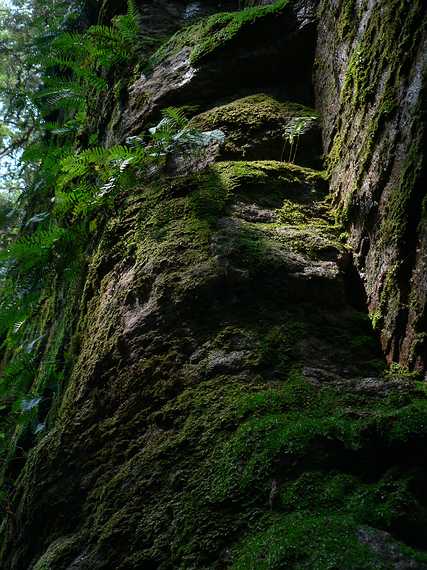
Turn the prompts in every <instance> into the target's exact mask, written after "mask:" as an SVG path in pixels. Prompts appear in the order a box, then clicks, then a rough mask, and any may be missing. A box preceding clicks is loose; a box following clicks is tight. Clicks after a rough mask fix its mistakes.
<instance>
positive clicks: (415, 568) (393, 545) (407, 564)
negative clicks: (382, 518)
mask: <svg viewBox="0 0 427 570" xmlns="http://www.w3.org/2000/svg"><path fill="white" fill-rule="evenodd" d="M357 537H358V539H359V541H360V542H361V543H362V544H366V545H367V546H369V548H371V549H372V551H373V552H375V554H376V555H377V556H378V559H379V561H380V562H381V563H382V564H386V567H387V568H390V569H392V570H426V569H427V564H425V563H423V562H417V561H416V560H414V559H412V558H410V557H409V556H408V555H406V554H404V553H403V552H402V546H401V544H399V543H398V542H397V541H396V540H394V539H393V537H392V536H391V535H390V534H389V533H388V532H385V531H383V530H378V529H376V528H369V527H363V528H361V529H359V530H358V532H357Z"/></svg>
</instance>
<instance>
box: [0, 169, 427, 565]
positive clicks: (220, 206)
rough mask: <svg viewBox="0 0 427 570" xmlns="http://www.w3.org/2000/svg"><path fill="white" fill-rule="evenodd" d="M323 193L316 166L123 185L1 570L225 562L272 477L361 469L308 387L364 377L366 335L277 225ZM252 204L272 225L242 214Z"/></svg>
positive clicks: (370, 361) (332, 284) (370, 346)
mask: <svg viewBox="0 0 427 570" xmlns="http://www.w3.org/2000/svg"><path fill="white" fill-rule="evenodd" d="M324 194H325V181H324V177H323V175H322V174H320V173H317V172H315V171H312V170H309V169H304V168H300V167H296V166H295V165H288V164H284V163H280V162H274V161H271V162H262V161H261V162H258V163H257V162H224V163H217V164H215V165H213V166H211V167H210V168H209V169H208V170H206V171H204V172H201V173H197V174H193V175H189V176H185V177H172V178H164V179H162V180H160V181H159V182H158V183H156V184H152V185H151V186H145V187H144V188H142V189H141V190H140V191H138V190H134V191H133V192H132V194H131V195H130V196H129V197H128V198H127V200H126V203H125V204H124V205H123V208H122V210H121V211H120V212H119V213H118V216H117V218H116V219H112V220H110V222H109V223H108V226H107V228H106V230H105V232H104V235H103V238H102V240H101V241H100V243H99V248H98V251H97V252H96V254H95V255H94V257H93V260H92V264H91V267H90V270H89V275H88V280H87V283H86V287H85V291H84V294H83V297H82V299H81V306H82V316H81V320H80V324H79V327H78V332H79V337H80V339H81V340H80V350H79V356H78V360H77V363H76V366H75V368H74V372H73V375H72V378H71V379H70V381H69V383H68V387H67V390H66V393H65V395H64V398H63V400H62V404H61V408H60V410H59V412H58V417H59V419H58V421H57V423H56V425H55V427H54V428H53V429H52V430H51V431H50V432H49V433H48V434H47V435H46V436H45V437H44V438H43V439H41V441H40V443H39V444H38V446H37V447H36V448H35V449H34V450H32V451H31V452H30V455H29V458H28V460H27V463H26V466H25V468H24V470H23V471H22V473H21V477H20V481H19V482H18V484H17V490H16V495H15V499H14V509H15V510H16V513H17V517H18V520H19V531H18V535H16V536H14V539H13V552H12V551H10V550H8V549H7V548H8V547H7V546H5V550H4V554H3V557H4V559H5V560H6V567H10V568H11V569H13V570H15V569H17V568H22V567H28V566H31V565H32V564H33V565H36V564H38V565H39V566H38V567H40V568H43V565H48V567H51V568H55V569H60V568H64V569H65V568H68V567H70V566H71V567H72V566H73V564H74V565H75V566H77V567H82V568H85V567H87V568H91V569H92V568H94V569H97V568H105V567H110V568H118V569H119V568H123V569H125V568H135V569H137V568H141V567H145V566H150V565H151V566H152V567H158V568H183V569H184V568H198V569H199V568H200V569H201V568H214V567H216V566H218V565H221V564H223V565H224V564H225V565H227V564H231V560H230V556H231V555H232V553H231V550H230V547H231V546H232V545H235V546H236V548H237V546H238V543H239V541H240V540H241V537H242V534H245V535H246V533H251V532H255V531H252V530H251V529H252V526H253V524H256V523H257V521H260V520H262V517H264V516H266V515H268V511H269V507H268V493H269V486H270V485H271V478H272V477H275V476H279V475H280V477H281V478H282V477H289V478H290V480H293V479H295V478H297V472H296V471H294V469H295V467H294V462H296V465H301V467H302V466H303V465H305V464H306V462H309V463H310V462H311V461H312V459H313V458H317V459H315V461H320V462H321V464H322V465H335V462H336V468H337V469H338V470H340V469H344V467H342V465H341V462H340V461H338V458H337V453H338V455H339V453H340V452H341V451H342V453H343V454H344V455H345V454H347V453H349V454H350V455H352V454H355V455H354V457H355V459H354V461H355V463H356V464H358V463H359V460H358V459H357V457H358V455H357V454H358V453H359V452H358V451H357V449H358V444H357V443H356V442H357V441H359V440H358V438H359V435H358V434H359V431H358V430H359V427H358V426H359V420H358V419H351V418H352V414H350V413H349V414H348V416H349V417H348V418H347V415H346V414H347V412H346V411H345V409H346V407H347V406H348V404H347V402H343V403H342V404H341V400H340V399H337V400H336V401H335V400H334V399H333V398H335V397H337V398H338V396H331V400H329V399H328V398H329V396H327V393H328V392H325V395H324V396H322V397H321V400H319V401H321V402H323V403H322V404H321V407H320V408H319V409H318V407H317V405H316V403H315V402H316V401H317V399H318V396H317V395H316V394H317V390H319V389H321V390H323V387H324V385H327V384H330V383H336V382H341V383H342V385H343V386H345V383H346V382H348V381H349V380H350V379H351V378H354V377H357V376H360V375H368V376H371V377H372V376H373V375H374V374H376V373H377V372H378V349H377V346H376V343H375V339H374V338H373V336H372V333H371V332H370V331H369V322H368V321H367V320H366V319H365V318H363V315H360V314H359V313H358V312H357V311H354V310H353V309H351V307H349V306H348V305H346V303H345V295H344V287H343V282H342V279H343V278H342V275H341V274H340V271H339V269H338V266H337V264H336V262H335V261H325V260H324V259H322V255H321V254H320V253H319V252H317V253H316V248H313V249H311V251H310V253H309V252H308V251H306V250H305V249H304V248H300V247H295V249H293V248H294V246H295V244H293V245H292V246H291V245H290V243H289V241H288V240H283V239H282V238H281V236H280V233H279V230H280V228H285V227H289V228H290V227H292V228H294V229H297V228H298V227H300V226H299V224H300V221H299V220H298V221H297V222H298V223H297V224H292V223H289V220H287V221H286V224H282V223H281V222H280V220H279V214H278V213H277V211H278V210H280V206H282V207H284V202H285V200H287V201H288V203H289V202H290V201H292V202H293V201H295V204H296V205H300V206H301V208H306V210H304V211H305V216H306V221H305V223H306V224H308V225H310V219H309V217H310V213H309V212H310V208H313V209H314V210H313V211H316V212H317V214H316V215H317V216H320V211H321V206H320V204H319V205H318V206H314V205H313V203H314V202H316V200H317V201H319V202H321V201H322V200H323V197H324ZM251 205H252V206H253V207H254V208H255V209H257V208H258V209H262V210H265V211H269V212H270V214H271V216H272V218H271V219H270V220H269V221H265V220H264V221H262V222H261V221H247V220H245V218H244V216H242V215H241V213H240V212H241V208H247V207H249V206H251ZM324 215H325V216H326V214H325V213H324ZM319 219H320V217H318V218H313V224H317V225H319V227H320V224H319ZM316 220H317V221H316ZM325 227H326V223H325ZM327 233H328V232H327V231H325V233H324V235H325V236H326V235H327ZM337 248H339V246H337ZM255 291H256V293H255ZM355 338H358V339H360V342H355ZM325 389H326V388H325ZM340 390H341V389H340ZM352 390H353V388H352ZM333 394H335V392H333ZM319 398H320V396H319ZM319 405H320V404H319ZM405 405H406V404H398V405H397V408H396V409H397V410H398V409H400V408H399V406H400V407H402V406H405ZM422 405H423V404H420V406H421V407H420V408H419V410H418V411H417V413H418V415H417V413H415V410H414V413H413V421H414V422H421V421H422V410H423V408H422ZM362 407H363V406H362ZM332 410H335V411H334V412H333V413H334V415H333V416H332V417H331V418H330V419H329V420H325V419H322V418H324V417H325V416H327V412H328V413H329V412H331V413H332ZM361 413H362V412H361ZM387 413H388V412H387ZM393 413H394V412H393ZM398 413H399V412H398V411H396V414H398ZM402 413H403V412H402ZM288 414H289V415H288ZM297 414H301V416H300V421H299V422H296V416H297ZM354 414H355V416H354V417H355V418H358V417H359V416H358V414H359V412H358V411H356V412H354ZM361 417H363V413H362V416H361ZM384 417H386V416H384ZM387 417H388V416H387ZM393 417H394V416H393ZM369 418H372V414H371V413H370V412H369ZM373 421H374V419H372V422H373ZM402 421H403V420H402ZM367 422H368V420H367ZM368 423H369V422H368ZM369 425H371V424H369ZM393 425H394V426H397V420H394V421H393ZM405 425H406V424H404V423H402V428H401V429H400V431H399V433H401V434H402V435H401V437H403V439H404V440H405V442H407V441H412V440H411V437H412V436H411V432H409V431H408V430H407V427H405ZM408 425H409V424H408ZM360 429H361V428H360ZM372 429H373V428H372ZM353 431H354V438H353V436H352V435H351V434H352V433H353ZM394 432H396V434H397V433H398V431H397V430H395V428H393V433H394ZM363 433H364V432H363ZM386 433H387V434H389V433H391V432H390V430H388V431H387V432H386ZM268 434H269V435H268ZM267 435H268V437H267ZM270 435H271V437H270ZM360 437H362V436H360ZM388 437H389V435H384V442H385V441H387V438H388ZM399 437H400V436H399ZM420 437H421V436H420ZM330 441H332V442H334V443H333V445H332V448H333V449H332V450H331V449H330V445H331V444H330V443H328V442H330ZM363 441H365V440H363ZM363 445H364V444H363ZM384 445H386V444H385V443H384ZM408 445H410V446H411V445H415V443H414V444H412V443H410V444H408ZM334 446H336V449H337V450H338V451H337V452H335V451H334V449H335V448H334ZM362 447H363V446H362ZM346 450H347V451H346ZM289 453H290V455H289ZM367 453H368V452H367ZM288 457H289V458H290V459H289V460H288ZM323 461H324V462H325V463H322V462H323ZM384 468H385V467H384ZM297 471H298V470H297ZM298 516H299V515H298ZM297 519H298V517H297ZM298 520H299V519H298ZM370 520H371V519H368V522H370ZM40 529H42V530H40ZM27 536H32V537H34V538H33V540H32V541H28V540H27V538H26V537H27ZM233 552H234V551H233ZM239 556H240V555H239V554H238V552H237V551H236V554H235V555H234V554H233V557H235V560H236V563H237V561H238V560H239V559H240V558H239ZM313 556H314V554H313ZM233 559H234V558H233ZM49 565H50V566H49Z"/></svg>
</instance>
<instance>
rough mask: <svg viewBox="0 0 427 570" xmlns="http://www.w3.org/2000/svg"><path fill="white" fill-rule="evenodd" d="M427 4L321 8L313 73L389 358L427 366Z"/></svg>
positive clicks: (338, 191)
mask: <svg viewBox="0 0 427 570" xmlns="http://www.w3.org/2000/svg"><path fill="white" fill-rule="evenodd" d="M426 9H427V6H426V4H425V2H418V1H414V2H407V1H405V0H388V1H387V2H383V1H381V0H378V1H375V0H369V1H368V0H366V1H365V0H338V1H334V2H329V1H327V2H326V1H325V2H321V3H320V7H319V23H318V42H317V56H316V68H315V76H316V79H315V85H316V95H317V104H318V107H319V110H320V112H321V116H322V129H323V139H324V148H325V152H326V153H327V155H328V159H329V170H330V173H331V191H332V193H333V195H334V199H335V204H336V207H337V209H338V212H339V216H340V217H341V219H342V220H343V221H344V223H345V225H346V227H347V228H348V231H349V235H350V244H351V245H352V248H353V250H354V261H355V264H356V266H357V268H358V271H359V274H360V275H361V277H362V279H363V281H364V285H365V289H366V293H367V297H368V305H369V311H370V314H371V318H372V322H373V324H374V327H375V328H376V329H377V330H378V331H379V333H380V335H381V343H382V347H383V350H384V352H385V354H386V355H387V360H388V361H389V362H398V363H400V364H401V365H403V366H407V367H409V368H412V369H413V368H415V369H419V370H423V369H424V368H425V364H426V357H427V352H426V351H427V344H426V295H427V249H426V239H427V226H426V224H427V221H426V211H427V210H426V178H425V172H426V164H425V154H426V153H425V148H427V147H426V136H425V119H426V116H425V109H426V73H427V72H426V70H427V39H426V38H427V32H426Z"/></svg>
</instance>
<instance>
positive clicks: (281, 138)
mask: <svg viewBox="0 0 427 570" xmlns="http://www.w3.org/2000/svg"><path fill="white" fill-rule="evenodd" d="M191 124H192V125H194V126H195V127H196V128H199V129H201V130H213V129H221V130H222V131H223V132H224V133H225V134H226V140H225V144H224V145H223V147H222V148H221V154H220V157H222V158H224V159H226V160H228V159H245V160H287V161H289V160H290V159H291V158H292V159H293V162H295V163H296V164H299V165H302V166H309V167H312V168H318V167H319V166H320V165H321V161H320V155H321V140H320V129H319V125H318V115H317V112H316V111H315V110H314V109H311V108H309V107H305V106H303V105H299V104H298V103H292V102H287V101H280V100H278V99H276V98H275V97H272V96H270V95H266V94H263V93H260V94H256V95H250V96H248V97H244V98H242V99H237V100H236V101H233V102H231V103H228V104H226V105H222V106H220V107H215V108H214V109H210V110H209V111H206V112H205V113H202V114H201V115H198V116H197V117H195V118H194V119H193V120H192V122H191Z"/></svg>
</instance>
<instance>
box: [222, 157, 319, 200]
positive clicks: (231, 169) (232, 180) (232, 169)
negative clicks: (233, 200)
mask: <svg viewBox="0 0 427 570" xmlns="http://www.w3.org/2000/svg"><path fill="white" fill-rule="evenodd" d="M213 169H214V171H215V172H216V173H217V175H218V177H219V179H220V180H221V183H222V184H223V185H224V187H225V188H227V189H228V191H229V192H233V193H234V194H236V195H237V196H239V197H240V196H242V197H243V196H247V197H248V198H250V197H251V196H254V194H256V195H257V202H258V203H259V204H260V205H263V204H265V205H266V206H268V205H270V206H271V205H275V204H277V205H279V204H281V203H283V200H285V199H293V200H295V201H303V202H304V201H305V202H308V201H310V200H314V199H319V198H322V197H324V196H325V194H326V192H327V185H326V180H325V174H324V173H323V172H319V171H316V170H312V169H310V168H303V167H301V166H296V165H294V164H289V163H284V162H278V161H274V160H264V161H259V162H257V161H253V162H245V161H236V162H220V163H217V164H215V165H214V166H213Z"/></svg>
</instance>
